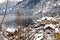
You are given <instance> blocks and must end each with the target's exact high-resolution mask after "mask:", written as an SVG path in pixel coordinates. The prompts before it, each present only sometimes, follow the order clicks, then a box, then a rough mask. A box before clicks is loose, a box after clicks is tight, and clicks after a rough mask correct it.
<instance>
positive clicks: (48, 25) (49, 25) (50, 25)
mask: <svg viewBox="0 0 60 40" xmlns="http://www.w3.org/2000/svg"><path fill="white" fill-rule="evenodd" d="M55 26H56V25H53V24H46V25H45V27H44V29H45V28H47V27H51V28H53V29H55Z"/></svg>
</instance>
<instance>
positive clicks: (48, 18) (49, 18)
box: [41, 17, 56, 20]
mask: <svg viewBox="0 0 60 40" xmlns="http://www.w3.org/2000/svg"><path fill="white" fill-rule="evenodd" d="M45 18H46V19H47V20H51V19H52V20H56V19H55V18H53V17H42V18H41V20H45Z"/></svg>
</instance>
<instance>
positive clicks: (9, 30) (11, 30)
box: [6, 28, 17, 33]
mask: <svg viewBox="0 0 60 40" xmlns="http://www.w3.org/2000/svg"><path fill="white" fill-rule="evenodd" d="M15 30H17V29H15V28H7V29H6V31H8V32H13V33H14V32H15Z"/></svg>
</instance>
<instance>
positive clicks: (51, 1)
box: [3, 0, 60, 16]
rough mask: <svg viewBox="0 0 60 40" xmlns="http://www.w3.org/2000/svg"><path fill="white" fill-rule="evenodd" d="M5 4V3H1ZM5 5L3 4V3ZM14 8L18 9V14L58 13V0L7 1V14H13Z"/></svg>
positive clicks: (59, 10) (59, 7) (59, 9)
mask: <svg viewBox="0 0 60 40" xmlns="http://www.w3.org/2000/svg"><path fill="white" fill-rule="evenodd" d="M3 4H5V3H3ZM3 7H5V5H3ZM16 10H19V11H20V14H24V15H27V16H28V15H32V16H41V14H43V16H45V14H47V13H48V14H49V13H51V14H52V13H58V14H60V0H22V1H18V2H16V1H14V2H12V1H9V4H8V14H11V15H13V14H14V13H15V12H16Z"/></svg>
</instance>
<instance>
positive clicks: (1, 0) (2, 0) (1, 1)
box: [0, 0, 23, 3]
mask: <svg viewBox="0 0 60 40" xmlns="http://www.w3.org/2000/svg"><path fill="white" fill-rule="evenodd" d="M5 1H6V0H0V3H3V2H5ZM9 1H13V2H14V1H17V2H18V1H23V0H9Z"/></svg>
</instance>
